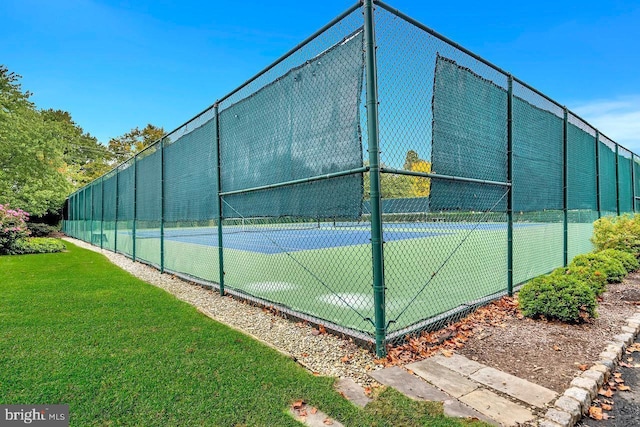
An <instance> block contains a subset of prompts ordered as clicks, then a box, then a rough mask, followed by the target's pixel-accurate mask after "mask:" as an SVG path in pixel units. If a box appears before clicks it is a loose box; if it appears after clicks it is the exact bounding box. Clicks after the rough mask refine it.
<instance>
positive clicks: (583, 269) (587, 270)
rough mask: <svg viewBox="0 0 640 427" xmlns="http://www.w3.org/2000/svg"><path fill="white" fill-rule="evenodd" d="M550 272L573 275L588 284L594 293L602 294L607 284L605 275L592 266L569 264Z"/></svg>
mask: <svg viewBox="0 0 640 427" xmlns="http://www.w3.org/2000/svg"><path fill="white" fill-rule="evenodd" d="M551 274H570V275H573V276H575V277H577V278H578V279H579V280H581V281H582V282H583V283H584V284H586V285H587V286H589V287H590V288H591V289H592V290H593V292H595V294H596V295H600V294H602V293H603V292H604V291H605V289H606V286H607V278H606V276H605V275H604V274H602V273H601V272H599V271H598V270H596V269H595V268H593V267H588V266H577V265H571V266H569V267H567V268H558V269H556V270H554V271H553V273H551Z"/></svg>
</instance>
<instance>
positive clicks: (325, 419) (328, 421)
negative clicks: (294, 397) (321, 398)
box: [289, 404, 344, 427]
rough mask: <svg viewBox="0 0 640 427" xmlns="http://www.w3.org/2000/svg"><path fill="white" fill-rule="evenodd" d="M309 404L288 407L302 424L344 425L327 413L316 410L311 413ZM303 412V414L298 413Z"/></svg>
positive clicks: (321, 425) (317, 425) (320, 426)
mask: <svg viewBox="0 0 640 427" xmlns="http://www.w3.org/2000/svg"><path fill="white" fill-rule="evenodd" d="M311 409H312V408H311V406H309V405H307V404H304V405H302V407H301V408H300V409H297V410H296V409H293V408H290V409H289V413H290V414H291V415H292V416H293V417H294V418H295V419H296V420H298V421H299V422H301V423H302V424H304V425H306V426H309V427H327V426H333V427H344V424H342V423H341V422H339V421H337V420H334V419H333V418H330V417H329V416H328V415H327V414H325V413H324V412H322V411H316V413H315V414H313V413H311V412H312V411H311ZM300 414H304V415H300Z"/></svg>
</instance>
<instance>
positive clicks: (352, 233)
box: [126, 222, 542, 254]
mask: <svg viewBox="0 0 640 427" xmlns="http://www.w3.org/2000/svg"><path fill="white" fill-rule="evenodd" d="M296 225H297V226H300V225H302V226H304V225H306V224H294V226H296ZM536 225H542V224H535V223H516V224H514V228H521V227H531V226H536ZM369 226H370V224H368V223H353V224H349V223H344V224H342V225H340V226H338V227H334V226H332V225H325V224H322V225H321V226H319V227H317V226H316V227H314V228H299V229H297V228H286V227H287V225H286V224H284V225H279V227H284V228H276V226H275V225H268V226H265V225H258V226H247V227H243V228H242V229H239V228H238V227H236V226H231V227H223V229H224V232H223V237H222V240H223V246H224V247H225V248H227V249H237V250H241V251H248V252H257V253H262V254H276V253H282V252H297V251H306V250H314V249H327V248H338V247H345V246H354V245H364V244H369V243H370V242H371V232H370V230H369ZM383 228H384V230H383V231H384V241H385V242H394V241H400V240H409V239H422V238H431V237H437V236H444V235H447V234H454V233H457V232H461V231H471V230H477V231H500V230H506V224H505V223H479V224H478V223H462V222H456V223H451V222H449V223H445V222H441V223H440V222H435V223H386V224H384V227H383ZM126 233H127V234H129V235H130V232H129V231H127V232H126ZM136 237H137V238H143V239H159V238H160V233H159V230H157V229H153V230H144V229H142V230H138V231H137V233H136ZM165 240H166V241H173V242H180V243H189V244H195V245H203V246H218V230H217V228H213V227H202V228H167V229H165Z"/></svg>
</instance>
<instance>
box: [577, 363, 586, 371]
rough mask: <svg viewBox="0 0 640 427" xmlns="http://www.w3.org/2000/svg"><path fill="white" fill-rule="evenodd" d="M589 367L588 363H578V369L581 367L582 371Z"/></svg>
mask: <svg viewBox="0 0 640 427" xmlns="http://www.w3.org/2000/svg"><path fill="white" fill-rule="evenodd" d="M587 368H588V365H587V364H584V365H578V369H580V370H581V371H586V370H587Z"/></svg>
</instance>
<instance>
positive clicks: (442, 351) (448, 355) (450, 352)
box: [440, 348, 453, 357]
mask: <svg viewBox="0 0 640 427" xmlns="http://www.w3.org/2000/svg"><path fill="white" fill-rule="evenodd" d="M440 352H441V353H442V355H443V356H444V357H451V356H453V351H451V350H445V349H444V348H443V349H442V350H440Z"/></svg>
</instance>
